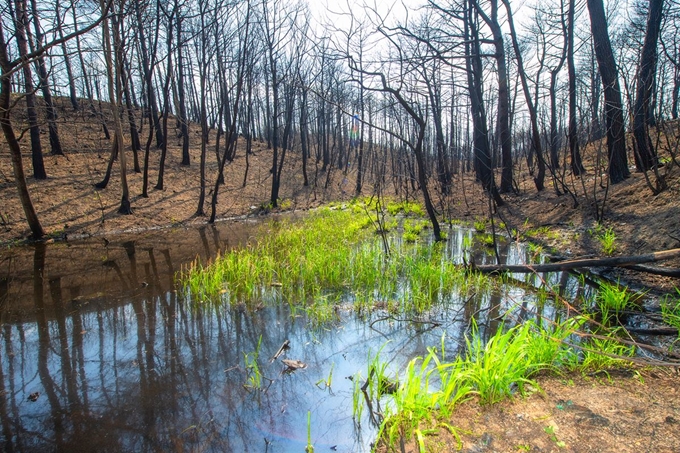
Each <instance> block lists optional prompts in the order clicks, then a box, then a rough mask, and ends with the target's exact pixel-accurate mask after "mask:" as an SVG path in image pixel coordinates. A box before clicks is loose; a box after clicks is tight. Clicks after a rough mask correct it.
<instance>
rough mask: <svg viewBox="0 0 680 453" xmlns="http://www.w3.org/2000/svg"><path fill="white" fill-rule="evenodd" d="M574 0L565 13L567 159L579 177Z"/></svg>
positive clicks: (581, 166) (580, 165) (580, 166)
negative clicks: (567, 105) (567, 91)
mask: <svg viewBox="0 0 680 453" xmlns="http://www.w3.org/2000/svg"><path fill="white" fill-rule="evenodd" d="M575 3H576V0H569V11H568V13H567V16H568V17H567V31H566V33H567V71H568V72H569V157H570V165H571V172H572V173H573V174H574V176H579V175H581V174H583V173H584V172H585V168H584V167H583V161H582V160H581V150H580V149H579V143H578V131H577V129H576V128H577V122H576V115H577V109H578V105H577V104H576V66H575V65H574V8H575V5H574V4H575Z"/></svg>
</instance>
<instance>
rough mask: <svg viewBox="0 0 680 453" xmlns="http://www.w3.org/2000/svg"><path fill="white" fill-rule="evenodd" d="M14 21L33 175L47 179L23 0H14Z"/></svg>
mask: <svg viewBox="0 0 680 453" xmlns="http://www.w3.org/2000/svg"><path fill="white" fill-rule="evenodd" d="M14 5H15V11H14V15H15V18H14V22H15V28H16V33H15V38H16V40H17V46H18V47H19V55H20V56H21V58H22V59H23V60H24V62H23V64H22V65H21V69H22V71H23V73H24V87H25V88H26V110H27V114H28V125H29V129H30V135H31V159H32V162H33V177H34V178H35V179H47V173H46V172H45V162H44V160H43V153H42V144H41V142H40V126H39V125H38V110H37V108H36V96H35V88H34V86H33V74H32V72H31V66H30V62H29V61H28V59H27V55H28V53H29V52H28V39H27V38H26V34H27V29H28V16H27V12H26V1H25V0H14Z"/></svg>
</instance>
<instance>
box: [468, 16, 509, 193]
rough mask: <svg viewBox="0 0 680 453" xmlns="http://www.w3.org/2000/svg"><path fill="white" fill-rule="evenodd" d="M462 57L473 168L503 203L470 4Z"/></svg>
mask: <svg viewBox="0 0 680 453" xmlns="http://www.w3.org/2000/svg"><path fill="white" fill-rule="evenodd" d="M465 16H466V17H465V24H464V27H465V54H466V56H467V58H466V59H465V62H466V66H467V71H466V72H467V79H468V91H469V94H470V112H471V113H472V127H473V131H472V141H473V146H474V168H475V173H476V175H477V179H478V180H479V181H480V182H481V183H482V187H484V190H485V191H487V193H488V194H489V195H490V196H492V197H493V199H494V200H495V202H496V204H498V205H499V206H502V205H503V204H504V202H503V199H502V198H501V196H500V194H499V193H498V189H497V187H496V182H495V180H494V175H493V169H492V163H491V149H490V147H489V139H488V137H489V129H488V125H487V121H486V109H485V108H484V97H483V88H482V86H483V67H482V58H481V49H480V42H479V33H478V30H477V25H476V21H475V20H474V17H473V14H472V6H471V5H470V6H468V7H466V8H465Z"/></svg>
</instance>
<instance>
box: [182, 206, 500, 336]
mask: <svg viewBox="0 0 680 453" xmlns="http://www.w3.org/2000/svg"><path fill="white" fill-rule="evenodd" d="M388 204H389V203H388ZM379 206H380V203H379V202H377V201H376V200H375V199H368V200H355V201H354V202H352V203H350V204H349V205H343V206H334V207H325V208H320V209H318V210H315V211H313V212H310V213H309V214H308V215H306V216H305V217H304V218H303V219H299V220H277V221H271V222H269V223H267V224H265V225H264V226H262V227H261V228H260V230H259V231H258V233H257V235H256V236H255V238H254V239H253V240H252V241H251V242H250V243H249V244H247V245H246V246H244V247H241V248H239V249H234V250H232V251H229V252H227V253H225V254H223V255H221V256H218V257H217V258H215V260H214V261H213V262H212V263H208V264H203V263H200V262H194V263H192V265H191V266H189V267H188V268H186V269H183V271H182V273H181V276H180V278H181V281H182V284H183V294H184V295H186V296H187V297H188V298H190V299H191V300H192V301H193V302H194V303H218V304H231V305H236V304H239V305H245V306H246V307H255V306H258V305H259V304H261V303H262V302H268V301H272V300H275V301H281V300H282V301H284V302H286V303H288V304H290V305H291V307H295V311H296V312H298V311H299V310H298V308H302V309H303V310H304V311H305V312H306V313H307V318H308V319H309V320H310V322H311V323H312V324H316V325H321V324H326V323H330V322H333V321H334V320H336V319H337V315H336V311H337V310H336V307H337V305H338V302H339V301H340V300H342V299H345V300H347V298H349V299H350V300H354V302H355V309H356V310H357V311H359V312H361V311H363V310H366V309H369V308H370V307H373V306H374V305H375V304H377V303H380V304H384V302H388V303H389V306H390V307H391V308H396V309H398V310H400V311H403V312H423V311H425V310H429V309H430V308H432V307H433V305H434V304H437V303H440V302H443V301H446V300H451V299H453V295H454V294H457V293H467V292H471V291H475V292H477V291H479V292H482V291H485V290H488V289H489V287H490V285H491V282H493V279H490V278H489V277H486V276H482V275H481V274H476V275H474V276H472V277H470V276H466V274H465V271H464V269H463V268H462V267H460V266H455V265H453V264H452V263H451V262H450V260H447V259H445V257H444V254H443V252H442V250H443V249H444V246H443V244H437V243H432V242H431V241H429V240H427V238H425V232H427V231H429V229H428V226H427V225H428V224H427V222H426V221H424V220H422V219H413V218H406V219H404V220H403V223H402V224H403V233H402V235H401V237H400V236H399V235H398V234H397V233H391V234H389V235H387V236H384V237H383V236H382V235H376V234H375V231H376V229H382V228H385V227H386V226H389V227H390V228H392V225H396V224H397V223H396V222H397V220H396V219H393V218H389V217H385V218H382V219H381V220H380V221H378V220H377V219H378V218H380V217H382V216H383V214H386V212H384V211H381V212H382V213H378V214H377V215H376V214H374V213H373V211H371V210H370V209H379ZM395 206H396V205H395ZM399 206H400V207H399V211H398V212H408V213H413V212H417V209H416V208H415V207H414V206H413V205H412V204H407V205H404V204H399ZM369 208H370V209H369ZM395 209H396V208H395ZM386 215H387V214H386ZM367 219H368V220H367ZM416 238H417V239H416ZM421 239H422V240H421ZM385 241H386V242H387V247H386V246H385Z"/></svg>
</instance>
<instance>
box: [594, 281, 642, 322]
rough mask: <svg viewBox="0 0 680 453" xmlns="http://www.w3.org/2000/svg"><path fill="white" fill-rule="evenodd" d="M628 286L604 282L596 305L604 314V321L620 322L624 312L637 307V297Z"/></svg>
mask: <svg viewBox="0 0 680 453" xmlns="http://www.w3.org/2000/svg"><path fill="white" fill-rule="evenodd" d="M633 296H634V295H633V294H631V292H630V291H629V290H628V288H626V287H624V286H619V285H616V284H613V283H607V282H604V283H602V284H601V285H600V290H599V291H598V293H597V295H596V297H595V305H596V307H597V309H598V311H599V312H600V314H601V316H602V323H603V324H605V325H609V324H611V323H613V322H616V323H618V322H619V321H620V317H621V315H622V313H623V312H624V311H626V310H632V309H635V308H636V307H637V305H636V303H635V297H633Z"/></svg>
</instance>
